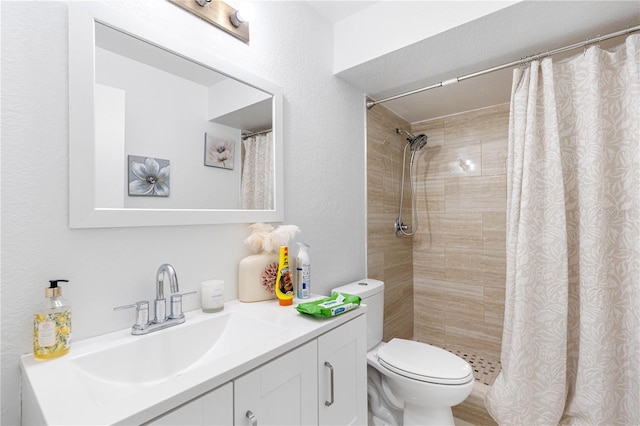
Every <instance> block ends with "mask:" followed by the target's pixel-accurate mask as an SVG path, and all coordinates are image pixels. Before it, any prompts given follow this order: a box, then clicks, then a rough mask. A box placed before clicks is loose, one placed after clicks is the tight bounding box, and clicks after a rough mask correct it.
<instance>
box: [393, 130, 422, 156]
mask: <svg viewBox="0 0 640 426" xmlns="http://www.w3.org/2000/svg"><path fill="white" fill-rule="evenodd" d="M396 133H398V134H400V133H404V134H405V135H407V141H408V144H409V148H411V151H414V152H415V151H420V150H421V149H422V148H424V146H425V145H426V144H427V135H425V134H423V133H421V134H419V135H417V136H416V135H414V134H413V133H409V132H407V131H406V130H403V129H400V128H396Z"/></svg>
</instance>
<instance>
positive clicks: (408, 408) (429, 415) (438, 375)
mask: <svg viewBox="0 0 640 426" xmlns="http://www.w3.org/2000/svg"><path fill="white" fill-rule="evenodd" d="M388 345H391V347H392V349H394V350H393V351H391V355H389V354H385V352H389V351H385V350H384V348H385V347H386V348H387V349H388V348H389V346H388ZM396 345H397V346H396ZM396 351H397V354H399V356H400V358H401V359H394V357H393V355H395V354H396ZM380 352H383V354H382V358H381V357H380ZM385 355H387V356H388V358H385ZM425 355H429V357H428V358H424V356H425ZM419 358H421V361H420V362H417V363H414V364H412V362H413V361H414V360H417V359H419ZM385 359H387V361H385ZM389 360H390V361H391V363H389V362H388V361H389ZM367 363H368V364H369V368H374V369H375V370H377V371H378V372H379V373H380V375H381V386H380V388H378V389H375V391H377V392H382V393H384V397H382V396H378V398H379V399H381V400H384V401H386V402H388V403H390V404H391V407H387V409H389V408H392V409H390V410H389V411H391V412H393V410H400V411H401V412H402V424H404V425H453V424H454V422H453V415H452V414H451V407H452V406H454V405H457V404H459V403H461V402H462V401H464V400H465V399H466V398H467V397H468V396H469V394H470V393H471V391H472V389H473V383H474V379H473V373H472V371H471V367H470V366H469V364H468V363H467V362H466V361H464V360H463V359H461V358H459V357H457V356H455V355H453V354H451V353H449V352H447V351H445V350H444V349H440V348H437V347H435V346H431V345H427V344H426V343H420V342H414V341H411V340H403V339H392V340H391V341H390V342H389V344H386V343H380V344H379V345H378V346H376V347H375V348H374V349H373V350H371V351H369V352H368V353H367ZM371 391H372V389H370V390H369V392H370V393H371Z"/></svg>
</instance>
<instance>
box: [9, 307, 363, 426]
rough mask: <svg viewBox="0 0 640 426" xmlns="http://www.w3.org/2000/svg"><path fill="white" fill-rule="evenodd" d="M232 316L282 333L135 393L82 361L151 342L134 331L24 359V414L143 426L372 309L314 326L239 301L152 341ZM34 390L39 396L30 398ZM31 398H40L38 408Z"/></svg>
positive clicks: (54, 420) (284, 310)
mask: <svg viewBox="0 0 640 426" xmlns="http://www.w3.org/2000/svg"><path fill="white" fill-rule="evenodd" d="M305 301H306V300H305ZM233 312H237V313H240V314H242V315H243V316H245V317H248V318H249V319H251V320H255V321H256V323H262V324H263V325H265V323H266V325H271V326H273V328H274V329H275V330H276V332H274V333H271V334H269V335H268V336H264V338H261V339H257V340H256V341H248V342H246V345H245V346H243V347H242V350H238V351H235V352H233V353H229V354H226V355H225V356H222V357H220V356H218V357H216V358H215V359H213V360H207V359H206V357H203V358H202V359H201V360H199V361H197V362H195V363H193V365H191V366H190V367H189V368H186V369H185V370H184V371H180V372H179V374H175V375H172V376H170V377H167V378H164V379H162V380H157V381H154V382H149V383H142V384H133V385H132V384H126V383H119V382H109V381H104V380H91V379H90V378H87V375H86V374H85V373H83V372H82V371H80V370H79V369H78V368H77V362H78V360H80V358H81V357H85V356H87V355H91V354H95V353H96V352H97V351H101V350H104V349H105V348H109V347H114V346H117V345H123V344H127V343H129V342H131V339H139V338H145V337H146V336H132V335H131V334H130V331H131V330H130V329H129V328H128V329H126V330H120V331H117V332H113V333H109V334H106V335H103V336H97V337H93V338H90V339H86V340H82V341H79V342H75V343H74V344H73V346H72V348H71V350H70V351H69V353H68V354H67V355H65V356H63V357H61V358H58V359H54V360H49V361H38V360H35V359H34V357H33V355H32V354H29V355H25V356H23V357H22V358H21V369H22V374H23V387H26V389H23V399H26V400H25V401H23V408H24V409H25V410H26V409H29V407H34V406H36V407H37V406H38V405H39V407H40V410H41V412H42V415H43V416H44V420H45V422H46V423H47V424H54V425H62V424H64V425H73V424H77V425H78V424H82V425H90V424H131V423H136V424H139V423H142V422H145V421H148V420H151V419H153V418H155V417H157V416H159V415H160V414H162V413H164V412H166V411H167V410H169V409H172V408H173V407H176V406H178V405H181V404H183V403H185V402H187V401H189V400H191V399H193V398H196V397H198V396H199V395H201V394H203V393H204V392H207V391H209V390H211V389H214V388H216V387H218V386H220V385H222V384H224V383H226V382H228V381H230V380H232V379H234V378H236V377H238V376H240V375H242V374H244V373H246V372H248V371H249V370H252V369H254V368H256V367H258V366H260V365H262V364H264V363H266V362H268V361H269V360H271V359H274V358H276V357H278V356H279V355H282V354H283V353H285V352H287V351H289V350H291V349H293V348H295V347H297V346H300V345H301V344H303V343H305V342H307V341H309V340H312V339H314V338H316V337H318V336H319V335H321V334H324V333H326V332H327V331H330V330H331V329H333V328H335V327H337V326H339V325H341V324H344V323H345V322H347V321H349V320H351V319H353V318H355V317H357V316H360V315H363V314H364V313H365V312H366V306H364V305H362V306H360V307H359V308H357V309H355V310H352V311H349V312H346V313H344V314H342V315H339V316H337V317H334V318H315V317H310V316H308V315H303V314H300V313H298V311H296V310H295V309H294V307H293V306H279V305H278V301H277V300H270V301H265V302H254V303H243V302H239V301H237V300H233V301H229V302H226V303H225V308H224V310H223V311H221V312H219V313H215V314H205V313H203V312H201V311H199V310H198V311H192V312H187V313H185V315H186V318H187V320H186V322H185V323H184V324H181V325H178V326H175V327H171V328H168V329H166V330H161V331H157V332H154V333H151V334H150V335H162V333H166V332H167V331H170V330H179V329H180V328H181V327H183V328H184V327H188V326H189V325H190V324H192V325H195V324H198V323H199V322H203V321H207V320H209V319H211V318H214V317H215V316H222V315H226V314H228V313H233ZM185 330H186V329H185ZM150 335H147V336H150ZM236 337H237V336H236ZM74 361H75V362H74ZM110 367H111V368H113V366H110ZM96 383H97V385H96ZM29 387H30V388H31V390H32V393H30V392H28V391H29V389H28V388H29ZM24 395H31V396H33V397H34V399H35V401H34V400H32V399H31V398H30V397H29V396H26V397H25V396H24ZM36 404H37V405H36Z"/></svg>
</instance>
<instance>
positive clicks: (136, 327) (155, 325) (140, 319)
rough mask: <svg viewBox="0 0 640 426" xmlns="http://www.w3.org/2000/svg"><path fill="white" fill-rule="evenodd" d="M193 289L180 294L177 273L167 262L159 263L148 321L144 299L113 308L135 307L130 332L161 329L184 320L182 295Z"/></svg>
mask: <svg viewBox="0 0 640 426" xmlns="http://www.w3.org/2000/svg"><path fill="white" fill-rule="evenodd" d="M165 274H166V275H167V276H168V277H169V289H170V291H171V296H170V313H169V316H167V313H166V312H167V301H166V299H165V298H164V276H165ZM195 293H196V292H195V291H191V292H189V293H185V294H180V289H179V287H178V275H177V274H176V270H175V269H174V268H173V266H171V265H169V264H168V263H164V264H162V265H160V267H159V268H158V273H157V274H156V300H155V301H154V313H155V317H154V318H153V319H152V320H151V321H149V302H147V301H146V300H143V301H140V302H136V303H134V304H132V305H125V306H118V307H116V308H113V310H114V311H119V310H121V309H128V308H135V309H136V321H135V323H134V324H133V327H131V334H135V335H139V334H148V333H151V332H153V331H157V330H162V329H164V328H167V327H171V326H174V325H178V324H182V323H183V322H184V321H185V317H184V314H183V313H182V296H186V295H188V294H195Z"/></svg>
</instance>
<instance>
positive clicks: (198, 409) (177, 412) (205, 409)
mask: <svg viewBox="0 0 640 426" xmlns="http://www.w3.org/2000/svg"><path fill="white" fill-rule="evenodd" d="M232 423H233V384H232V383H231V382H229V383H227V384H224V385H222V386H220V387H219V388H216V389H214V390H212V391H210V392H207V393H205V394H204V395H202V396H200V397H198V398H196V399H194V400H192V401H189V402H187V403H186V404H184V405H181V406H180V407H177V408H176V409H174V410H171V411H169V412H168V413H166V414H164V415H162V416H160V417H158V418H156V419H154V420H152V421H150V422H149V423H146V424H148V425H154V426H165V425H166V426H175V425H181V426H191V425H211V426H227V425H230V424H232Z"/></svg>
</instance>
